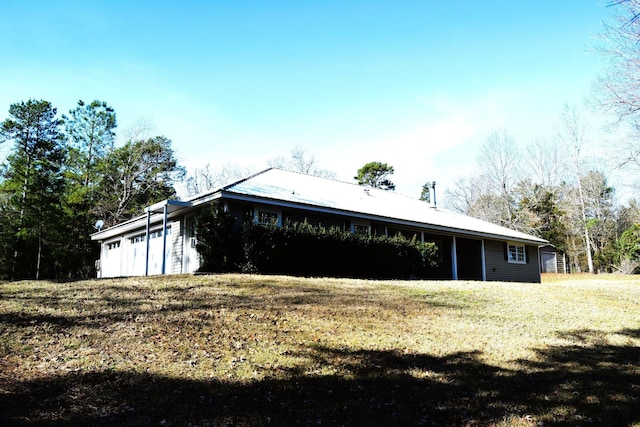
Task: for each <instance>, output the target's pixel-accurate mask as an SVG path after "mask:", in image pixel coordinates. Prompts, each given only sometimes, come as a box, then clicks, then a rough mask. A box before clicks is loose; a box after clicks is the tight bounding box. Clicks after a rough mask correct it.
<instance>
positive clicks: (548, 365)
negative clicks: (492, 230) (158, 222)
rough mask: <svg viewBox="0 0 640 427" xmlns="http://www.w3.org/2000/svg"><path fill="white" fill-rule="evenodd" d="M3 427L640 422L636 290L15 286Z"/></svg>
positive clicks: (181, 280)
mask: <svg viewBox="0 0 640 427" xmlns="http://www.w3.org/2000/svg"><path fill="white" fill-rule="evenodd" d="M0 425H16V426H22V425H29V426H31V425H39V426H45V425H46V426H61V425H105V426H106V425H108V426H118V425H158V426H161V425H166V426H172V425H176V426H185V427H186V426H189V425H191V426H195V425H197V426H213V425H217V426H224V425H247V426H248V425H276V426H277V425H300V426H302V425H304V426H306V425H331V426H335V425H338V426H391V425H394V426H395V425H426V426H441V425H445V426H446V425H453V426H486V425H492V426H539V425H545V426H551V425H566V426H577V425H581V426H585V425H593V426H602V425H605V426H606V425H608V426H632V425H635V426H640V279H637V278H633V277H623V276H615V277H613V276H545V277H544V280H543V283H542V284H519V283H518V284H516V283H480V282H462V281H460V282H444V281H437V282H436V281H434V282H423V281H406V282H399V281H398V282H394V281H384V282H375V281H358V280H340V279H304V278H289V277H272V276H246V275H220V276H169V277H152V278H132V279H113V280H108V279H105V280H91V281H77V282H69V283H51V282H15V283H4V284H0Z"/></svg>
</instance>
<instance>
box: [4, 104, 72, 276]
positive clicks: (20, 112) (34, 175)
mask: <svg viewBox="0 0 640 427" xmlns="http://www.w3.org/2000/svg"><path fill="white" fill-rule="evenodd" d="M56 113H57V111H56V109H55V108H53V107H52V106H51V104H50V103H49V102H47V101H36V100H29V101H27V102H20V103H16V104H12V105H11V106H10V107H9V116H10V118H8V119H6V120H5V121H4V122H3V123H2V127H1V129H0V134H1V139H2V140H7V141H13V143H14V147H13V151H12V152H11V154H10V155H9V156H8V158H7V162H8V163H7V165H6V167H5V168H3V176H2V181H1V184H0V193H2V194H3V196H2V198H3V203H4V204H5V208H6V210H7V212H5V214H4V215H3V216H2V218H1V219H2V220H3V221H4V223H3V224H0V228H3V229H4V230H5V233H6V234H4V236H3V237H4V238H5V239H6V238H10V239H12V240H13V241H12V242H11V243H7V242H3V243H2V244H0V247H2V248H4V249H5V251H6V250H7V249H8V250H9V251H10V252H12V254H10V253H7V252H5V253H4V254H2V255H0V256H2V257H3V258H4V259H5V261H4V265H5V267H6V266H8V265H10V266H11V267H10V271H4V272H0V275H2V276H5V277H11V278H35V279H39V278H44V277H54V276H55V269H56V265H55V262H54V261H53V260H55V259H56V256H55V255H56V251H57V250H58V249H59V244H60V241H61V239H62V237H63V236H61V235H60V219H61V218H62V215H61V213H62V207H61V204H60V200H61V199H62V195H63V191H64V181H63V176H62V163H63V155H64V152H63V149H62V138H61V134H60V126H61V124H62V122H61V120H60V119H58V118H56ZM9 256H10V257H11V261H10V262H7V258H8V257H9ZM45 259H46V260H45Z"/></svg>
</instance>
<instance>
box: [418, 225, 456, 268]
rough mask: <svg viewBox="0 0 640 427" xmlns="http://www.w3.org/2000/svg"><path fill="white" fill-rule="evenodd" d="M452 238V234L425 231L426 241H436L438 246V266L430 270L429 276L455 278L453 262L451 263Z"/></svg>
mask: <svg viewBox="0 0 640 427" xmlns="http://www.w3.org/2000/svg"><path fill="white" fill-rule="evenodd" d="M451 240H452V239H451V236H443V235H440V234H427V233H425V235H424V241H425V242H430V243H434V244H435V245H436V247H437V248H438V266H437V267H436V268H434V269H433V270H432V271H431V272H430V274H429V278H433V279H452V278H453V264H452V263H451Z"/></svg>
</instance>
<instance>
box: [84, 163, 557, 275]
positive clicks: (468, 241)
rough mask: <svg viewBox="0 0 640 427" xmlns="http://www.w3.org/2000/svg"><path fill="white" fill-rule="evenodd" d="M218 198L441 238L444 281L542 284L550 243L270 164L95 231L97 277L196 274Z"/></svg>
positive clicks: (269, 219) (244, 211)
mask: <svg viewBox="0 0 640 427" xmlns="http://www.w3.org/2000/svg"><path fill="white" fill-rule="evenodd" d="M434 190H435V185H434ZM431 200H432V201H433V200H435V192H434V193H433V195H432V197H431ZM213 201H217V202H219V203H222V205H223V206H224V208H225V209H226V210H227V211H229V212H231V213H232V214H233V215H234V216H235V217H236V218H237V219H238V221H242V220H243V219H246V218H250V219H252V220H253V221H255V222H257V223H268V224H273V223H275V224H278V225H281V224H283V222H284V221H287V220H290V221H303V220H307V221H308V222H310V223H312V224H322V225H323V226H325V227H329V226H339V227H345V228H346V229H350V230H351V231H352V232H355V233H372V234H376V235H390V236H395V235H397V234H398V233H400V234H402V235H404V236H406V237H408V238H411V237H414V236H415V237H416V238H417V239H420V240H421V241H428V242H434V243H435V244H436V245H437V246H438V248H439V254H440V267H439V269H438V271H437V273H436V275H437V277H435V278H440V279H453V280H491V281H496V280H500V281H517V282H540V267H539V266H540V255H539V250H538V248H539V247H540V246H543V245H546V244H548V242H547V241H546V240H543V239H540V238H538V237H535V236H531V235H528V234H525V233H521V232H518V231H514V230H511V229H508V228H505V227H501V226H498V225H495V224H492V223H489V222H486V221H482V220H479V219H476V218H471V217H469V216H466V215H462V214H458V213H455V212H450V211H447V210H444V209H441V208H439V207H436V206H435V203H428V202H424V201H421V200H417V199H412V198H409V197H406V196H403V195H400V194H397V193H395V192H393V191H384V190H379V189H375V188H370V187H363V186H359V185H356V184H352V183H346V182H340V181H337V180H331V179H326V178H319V177H315V176H310V175H304V174H301V173H296V172H290V171H284V170H280V169H274V168H271V169H267V170H264V171H262V172H259V173H256V174H254V175H252V176H249V177H247V178H245V179H242V180H239V181H237V182H234V183H232V184H229V185H225V186H223V187H221V188H219V189H217V190H215V191H211V192H209V193H206V194H201V195H198V196H196V197H193V198H191V199H188V200H184V201H177V200H163V201H161V202H159V203H156V204H154V205H151V206H149V207H147V208H146V209H145V213H144V215H142V216H139V217H137V218H134V219H131V220H129V221H126V222H123V223H121V224H118V225H115V226H113V227H110V228H106V229H103V230H100V231H98V232H97V233H95V234H93V235H92V236H91V239H92V240H94V241H98V242H99V243H100V248H101V250H100V260H99V262H98V263H97V265H98V267H99V268H98V277H119V276H141V275H153V274H177V273H193V272H195V271H196V270H197V269H198V267H199V256H198V253H197V251H196V236H195V230H194V218H195V216H196V215H197V213H198V211H199V210H200V209H201V208H202V207H204V206H208V205H209V204H210V203H211V202H213Z"/></svg>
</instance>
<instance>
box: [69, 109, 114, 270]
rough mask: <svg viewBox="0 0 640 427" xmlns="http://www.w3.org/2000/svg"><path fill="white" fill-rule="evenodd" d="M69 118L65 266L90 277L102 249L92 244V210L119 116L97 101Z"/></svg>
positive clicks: (72, 113)
mask: <svg viewBox="0 0 640 427" xmlns="http://www.w3.org/2000/svg"><path fill="white" fill-rule="evenodd" d="M63 117H64V119H65V134H66V139H67V141H68V144H67V150H68V152H67V162H66V166H65V178H66V184H67V185H66V195H65V200H64V202H65V212H66V215H67V220H66V221H65V226H66V234H67V236H68V239H67V241H66V244H65V245H64V249H65V251H64V253H63V254H62V255H61V256H62V257H63V258H64V263H65V264H66V266H67V270H68V274H69V276H71V277H89V276H92V275H93V273H94V269H93V260H94V259H96V258H97V257H98V247H97V246H96V245H95V244H94V243H93V242H91V240H90V235H91V233H92V232H93V231H95V230H94V228H93V224H95V222H96V219H97V218H95V217H94V216H93V214H92V210H93V207H94V205H95V200H96V196H97V190H98V188H97V185H98V183H99V181H100V179H101V175H100V170H101V167H102V163H103V162H104V161H105V159H106V157H107V156H108V155H110V153H111V152H112V151H113V146H114V138H115V132H114V129H115V127H116V114H115V111H114V110H113V108H111V107H109V106H108V105H107V103H106V102H102V101H93V102H91V103H90V104H85V103H84V102H83V101H82V100H80V101H78V106H77V107H76V108H75V109H73V110H71V111H70V112H69V116H68V117H67V116H63Z"/></svg>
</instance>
